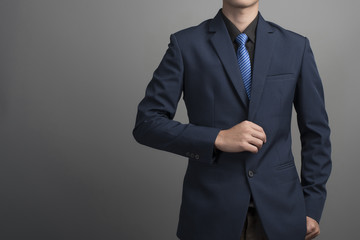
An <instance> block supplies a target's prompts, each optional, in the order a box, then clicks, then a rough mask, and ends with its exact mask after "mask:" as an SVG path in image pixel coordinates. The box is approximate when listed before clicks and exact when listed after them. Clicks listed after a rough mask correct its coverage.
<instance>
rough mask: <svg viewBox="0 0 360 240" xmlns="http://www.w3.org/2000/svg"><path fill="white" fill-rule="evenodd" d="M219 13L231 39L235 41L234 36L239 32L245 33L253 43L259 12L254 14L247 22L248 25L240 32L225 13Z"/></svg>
mask: <svg viewBox="0 0 360 240" xmlns="http://www.w3.org/2000/svg"><path fill="white" fill-rule="evenodd" d="M221 15H222V17H223V19H224V22H225V25H226V28H227V30H228V32H229V34H230V38H231V41H233V42H234V41H235V39H236V37H237V36H238V35H239V34H240V33H245V34H246V35H247V36H248V38H249V40H250V41H252V42H253V43H255V37H256V27H257V23H258V19H259V13H258V14H257V15H256V17H255V18H254V20H253V21H252V22H251V23H250V24H249V26H247V28H246V29H245V30H244V32H241V31H240V30H239V29H238V28H237V27H236V26H235V25H234V24H233V23H232V22H231V21H230V20H229V19H228V18H227V17H226V16H225V15H224V13H223V12H222V11H221Z"/></svg>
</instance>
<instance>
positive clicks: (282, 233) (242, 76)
mask: <svg viewBox="0 0 360 240" xmlns="http://www.w3.org/2000/svg"><path fill="white" fill-rule="evenodd" d="M258 7H259V1H258V0H223V8H222V9H221V10H220V11H219V13H218V14H217V15H216V16H215V18H214V19H210V20H207V21H205V22H203V23H201V24H200V25H198V26H196V27H192V28H189V29H185V30H182V31H180V32H177V33H175V34H173V35H171V38H170V44H169V48H168V50H167V52H166V54H165V56H164V58H163V60H162V61H161V63H160V65H159V67H158V68H157V69H156V71H155V72H154V76H153V78H152V80H151V82H150V83H149V85H148V87H147V90H146V95H145V98H144V99H143V100H142V101H141V102H140V104H139V107H138V115H137V119H136V125H135V128H134V131H133V134H134V137H135V139H136V140H137V141H138V142H139V143H142V144H145V145H147V146H150V147H153V148H157V149H161V150H165V151H168V152H172V153H176V154H179V155H182V156H185V157H188V167H187V170H186V174H185V178H184V185H183V196H182V204H181V209H180V217H179V225H178V231H177V236H178V237H179V238H180V239H181V240H239V239H269V240H303V239H312V238H315V237H316V236H317V235H318V234H319V233H320V230H319V224H318V223H319V220H320V217H321V214H322V210H323V206H324V203H325V198H326V189H325V184H326V182H327V179H328V177H329V175H330V171H331V160H330V151H331V150H330V140H329V135H330V130H329V127H328V119H327V114H326V111H325V106H324V97H323V89H322V83H321V80H320V77H319V74H318V71H317V68H316V64H315V61H314V57H313V54H312V51H311V48H310V45H309V41H308V40H307V38H305V37H303V36H300V35H298V34H296V33H293V32H290V31H288V30H285V29H283V28H281V27H280V26H278V25H276V24H273V23H270V22H267V21H265V20H264V19H263V17H262V16H261V14H260V13H259V12H258ZM182 93H183V99H184V101H185V105H186V108H187V113H188V117H189V123H188V124H183V123H180V122H177V121H174V120H173V117H174V115H175V112H176V108H177V103H178V101H179V99H180V96H181V94H182ZM293 105H294V107H295V109H296V112H297V119H298V125H299V130H300V134H301V144H302V154H301V159H302V161H301V163H302V164H301V183H300V181H299V177H298V174H297V171H296V168H295V165H294V158H293V155H292V152H291V132H290V129H291V128H290V125H291V124H290V123H291V114H292V106H293Z"/></svg>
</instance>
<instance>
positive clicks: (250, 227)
mask: <svg viewBox="0 0 360 240" xmlns="http://www.w3.org/2000/svg"><path fill="white" fill-rule="evenodd" d="M267 239H268V238H267V237H266V234H265V231H264V228H263V226H262V224H261V220H260V217H259V215H258V214H257V211H256V208H255V207H249V209H248V213H247V215H246V220H245V223H244V227H243V230H242V233H241V238H240V240H267Z"/></svg>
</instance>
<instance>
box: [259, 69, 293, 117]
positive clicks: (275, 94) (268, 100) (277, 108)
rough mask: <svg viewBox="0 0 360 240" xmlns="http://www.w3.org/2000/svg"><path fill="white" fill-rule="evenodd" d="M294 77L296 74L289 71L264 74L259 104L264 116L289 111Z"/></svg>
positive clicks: (279, 114)
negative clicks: (263, 85)
mask: <svg viewBox="0 0 360 240" xmlns="http://www.w3.org/2000/svg"><path fill="white" fill-rule="evenodd" d="M296 79H297V78H296V75H295V74H290V73H289V74H274V75H268V76H266V79H265V87H264V91H263V96H262V102H263V104H262V105H261V111H262V113H264V115H265V116H269V117H278V116H281V115H284V114H285V115H288V114H289V111H290V112H291V110H292V103H293V99H294V94H295V88H296Z"/></svg>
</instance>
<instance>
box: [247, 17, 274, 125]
mask: <svg viewBox="0 0 360 240" xmlns="http://www.w3.org/2000/svg"><path fill="white" fill-rule="evenodd" d="M273 32H274V29H273V28H272V27H271V25H270V24H268V23H267V22H266V21H265V20H264V18H263V17H262V16H261V15H260V13H259V21H258V26H257V30H256V42H255V56H254V66H253V76H252V86H251V101H250V105H249V115H248V119H249V120H250V121H252V120H253V119H254V118H255V116H256V110H257V108H258V106H259V103H260V100H261V95H262V93H263V90H264V85H265V80H266V75H267V71H268V68H269V65H270V62H271V56H272V54H273V48H274V43H275V34H273Z"/></svg>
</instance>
